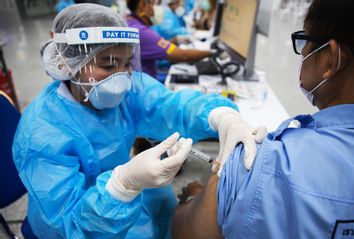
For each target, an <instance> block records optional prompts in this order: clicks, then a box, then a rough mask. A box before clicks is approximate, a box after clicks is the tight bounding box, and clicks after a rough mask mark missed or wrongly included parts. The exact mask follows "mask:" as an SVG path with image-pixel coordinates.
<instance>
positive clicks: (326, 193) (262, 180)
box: [218, 104, 354, 238]
mask: <svg viewBox="0 0 354 239" xmlns="http://www.w3.org/2000/svg"><path fill="white" fill-rule="evenodd" d="M294 119H296V120H298V121H299V122H300V123H301V125H300V126H299V127H298V128H289V127H288V125H289V123H290V122H291V120H292V119H289V120H287V121H285V122H283V123H282V125H280V127H279V128H278V129H277V130H276V131H275V132H273V133H270V134H269V135H268V137H267V138H266V139H265V140H264V142H263V143H262V145H260V146H259V148H258V155H257V158H256V161H255V164H254V166H253V168H252V169H251V171H249V172H247V171H246V170H245V168H244V166H243V162H242V161H243V160H242V159H243V149H242V147H238V148H236V150H235V151H234V153H233V154H232V155H231V157H230V159H229V161H228V162H227V164H226V166H225V168H224V171H223V173H222V175H221V177H220V181H219V184H218V223H219V226H220V229H221V231H222V234H223V235H224V237H225V238H331V237H332V238H353V235H354V186H353V182H354V105H352V104H351V105H338V106H334V107H330V108H327V109H324V110H321V111H319V112H318V113H316V114H314V115H312V116H311V115H300V116H297V117H295V118H294Z"/></svg>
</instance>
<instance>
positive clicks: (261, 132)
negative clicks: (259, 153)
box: [253, 126, 268, 144]
mask: <svg viewBox="0 0 354 239" xmlns="http://www.w3.org/2000/svg"><path fill="white" fill-rule="evenodd" d="M267 134H268V132H267V128H266V127H264V126H259V127H257V128H256V129H255V130H254V131H253V135H254V140H255V141H256V143H257V144H260V143H262V142H263V140H264V138H265V137H266V136H267Z"/></svg>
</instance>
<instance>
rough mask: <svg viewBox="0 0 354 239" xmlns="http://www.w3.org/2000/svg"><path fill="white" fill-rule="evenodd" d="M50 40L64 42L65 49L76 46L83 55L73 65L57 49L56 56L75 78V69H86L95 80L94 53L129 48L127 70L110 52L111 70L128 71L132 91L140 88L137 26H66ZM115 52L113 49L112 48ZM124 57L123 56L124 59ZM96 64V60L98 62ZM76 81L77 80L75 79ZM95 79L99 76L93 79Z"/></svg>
mask: <svg viewBox="0 0 354 239" xmlns="http://www.w3.org/2000/svg"><path fill="white" fill-rule="evenodd" d="M53 43H54V45H55V47H56V48H57V44H67V45H68V48H69V47H70V48H72V47H77V52H78V54H80V55H83V56H84V58H83V59H82V60H81V61H80V62H78V63H77V64H75V68H73V67H72V66H71V65H73V64H69V63H68V59H66V58H67V57H65V52H60V51H59V50H58V48H57V52H58V54H59V57H60V58H61V59H62V61H63V63H64V65H65V66H66V67H67V68H68V70H69V71H70V73H71V75H72V78H73V79H77V78H76V74H77V73H78V72H80V73H82V72H85V74H86V75H88V78H89V79H91V81H92V79H94V77H93V72H94V71H95V69H96V63H97V59H96V56H97V54H99V53H100V52H102V51H103V50H105V49H107V48H114V47H116V46H117V47H122V46H129V47H130V49H132V50H131V53H130V55H131V56H130V57H127V56H126V55H125V56H124V57H126V58H129V69H130V70H126V69H125V68H124V67H122V64H126V63H124V62H120V61H122V60H120V59H118V58H117V56H116V55H114V54H111V55H110V56H108V57H107V58H109V59H110V60H109V61H110V63H107V64H109V65H112V67H114V72H112V74H115V73H118V72H128V73H129V74H130V75H131V79H132V87H133V90H134V92H137V91H139V90H141V88H142V79H141V77H142V76H141V72H142V70H141V58H140V36H139V30H138V29H137V28H130V27H88V28H74V29H66V30H65V33H53ZM112 52H114V51H112ZM124 57H123V58H124ZM97 64H98V63H97ZM77 80H78V81H79V82H80V81H81V80H80V79H77ZM94 80H96V81H98V79H94Z"/></svg>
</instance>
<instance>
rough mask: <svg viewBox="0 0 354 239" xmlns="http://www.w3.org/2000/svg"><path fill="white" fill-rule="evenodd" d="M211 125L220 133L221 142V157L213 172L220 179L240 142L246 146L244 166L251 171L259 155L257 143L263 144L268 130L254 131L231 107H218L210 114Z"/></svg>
mask: <svg viewBox="0 0 354 239" xmlns="http://www.w3.org/2000/svg"><path fill="white" fill-rule="evenodd" d="M209 125H210V127H211V128H212V129H213V130H215V131H216V130H217V131H218V132H219V142H220V150H219V155H218V157H217V158H216V162H215V163H214V164H213V167H212V171H213V172H214V173H215V172H217V173H218V176H219V177H220V175H221V172H222V169H223V166H224V164H225V163H226V161H227V159H228V157H229V156H230V154H231V152H232V151H233V150H234V148H235V146H236V145H237V144H238V143H239V142H242V143H243V145H244V149H245V156H244V165H245V168H246V169H247V170H249V169H250V168H251V167H252V164H253V162H254V159H255V157H256V154H257V148H256V143H258V144H259V143H262V141H263V140H264V138H265V137H266V135H267V129H266V128H265V127H264V126H261V127H258V128H256V129H253V128H252V127H251V126H250V125H248V124H247V123H246V122H245V121H243V119H242V117H241V115H240V113H239V112H237V111H236V110H234V109H232V108H230V107H218V108H216V109H214V110H213V111H212V112H210V115H209Z"/></svg>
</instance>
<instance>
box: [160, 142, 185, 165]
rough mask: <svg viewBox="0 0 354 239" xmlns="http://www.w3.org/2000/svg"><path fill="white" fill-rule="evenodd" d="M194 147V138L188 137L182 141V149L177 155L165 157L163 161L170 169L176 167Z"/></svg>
mask: <svg viewBox="0 0 354 239" xmlns="http://www.w3.org/2000/svg"><path fill="white" fill-rule="evenodd" d="M191 148H192V139H186V140H184V141H183V142H182V143H181V147H180V149H179V150H178V151H177V152H176V154H175V155H173V156H171V157H168V158H165V159H164V160H162V161H161V163H162V164H163V165H164V166H165V168H168V169H174V168H176V167H180V166H181V165H182V164H183V163H184V161H185V160H186V159H187V157H188V154H189V152H190V150H191Z"/></svg>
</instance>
